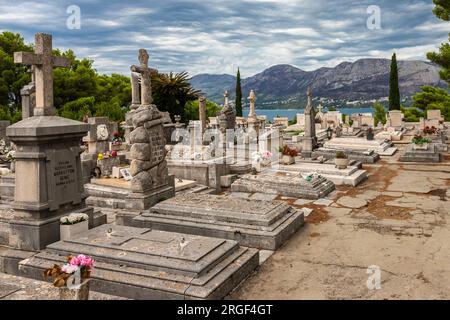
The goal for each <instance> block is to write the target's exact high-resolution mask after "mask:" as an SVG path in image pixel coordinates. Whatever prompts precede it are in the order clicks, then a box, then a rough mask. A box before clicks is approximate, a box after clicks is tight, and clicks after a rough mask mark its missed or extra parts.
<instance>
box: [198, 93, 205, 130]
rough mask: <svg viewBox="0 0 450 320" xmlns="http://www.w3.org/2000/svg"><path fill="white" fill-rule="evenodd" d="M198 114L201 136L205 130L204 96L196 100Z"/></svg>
mask: <svg viewBox="0 0 450 320" xmlns="http://www.w3.org/2000/svg"><path fill="white" fill-rule="evenodd" d="M198 113H199V119H200V122H201V125H202V127H201V128H202V134H203V133H204V132H205V129H206V98H205V97H204V96H201V97H200V98H198Z"/></svg>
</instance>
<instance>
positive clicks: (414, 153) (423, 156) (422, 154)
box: [400, 143, 442, 163]
mask: <svg viewBox="0 0 450 320" xmlns="http://www.w3.org/2000/svg"><path fill="white" fill-rule="evenodd" d="M400 161H402V162H430V163H437V162H441V161H442V155H441V153H440V151H439V150H438V148H437V146H436V144H434V143H431V144H428V145H425V146H424V149H422V150H420V149H418V148H417V147H416V146H415V145H414V144H409V145H408V146H407V147H406V150H405V151H404V152H403V154H402V155H401V157H400Z"/></svg>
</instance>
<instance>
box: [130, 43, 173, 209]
mask: <svg viewBox="0 0 450 320" xmlns="http://www.w3.org/2000/svg"><path fill="white" fill-rule="evenodd" d="M148 58H149V55H148V53H147V51H146V50H145V49H140V50H139V62H140V66H131V70H132V71H133V72H137V73H139V74H140V75H141V81H140V84H141V85H140V93H141V99H140V105H139V107H138V108H137V109H133V110H131V111H130V112H129V113H128V115H127V117H128V121H130V122H131V124H132V125H133V131H132V132H131V133H130V143H131V149H130V159H131V167H130V173H131V175H132V176H133V178H132V180H131V193H130V194H129V196H128V198H127V201H126V208H128V209H137V210H142V209H148V208H150V207H151V206H153V205H154V204H155V203H157V202H159V201H161V200H162V199H168V198H170V197H173V196H174V195H175V183H174V178H173V176H169V175H168V171H167V162H166V159H165V157H166V152H167V151H166V149H165V145H166V139H165V137H164V127H163V124H164V117H163V114H162V113H161V112H160V111H159V110H158V108H157V107H156V106H155V105H153V104H151V103H152V101H153V99H152V96H151V83H150V69H149V68H148ZM135 102H136V101H135Z"/></svg>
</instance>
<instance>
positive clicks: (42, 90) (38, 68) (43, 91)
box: [14, 33, 70, 116]
mask: <svg viewBox="0 0 450 320" xmlns="http://www.w3.org/2000/svg"><path fill="white" fill-rule="evenodd" d="M14 62H15V63H19V64H24V65H31V66H32V67H34V81H35V85H36V107H35V109H34V115H35V116H52V115H54V114H55V108H54V106H53V68H54V67H64V68H69V67H70V60H69V59H68V58H65V57H55V56H53V55H52V36H51V35H49V34H44V33H37V34H36V36H35V46H34V53H32V52H14Z"/></svg>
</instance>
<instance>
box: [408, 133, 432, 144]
mask: <svg viewBox="0 0 450 320" xmlns="http://www.w3.org/2000/svg"><path fill="white" fill-rule="evenodd" d="M430 142H431V139H428V138H424V137H422V136H421V135H415V136H414V138H413V139H412V143H414V144H416V145H419V146H421V145H424V144H425V143H430Z"/></svg>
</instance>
